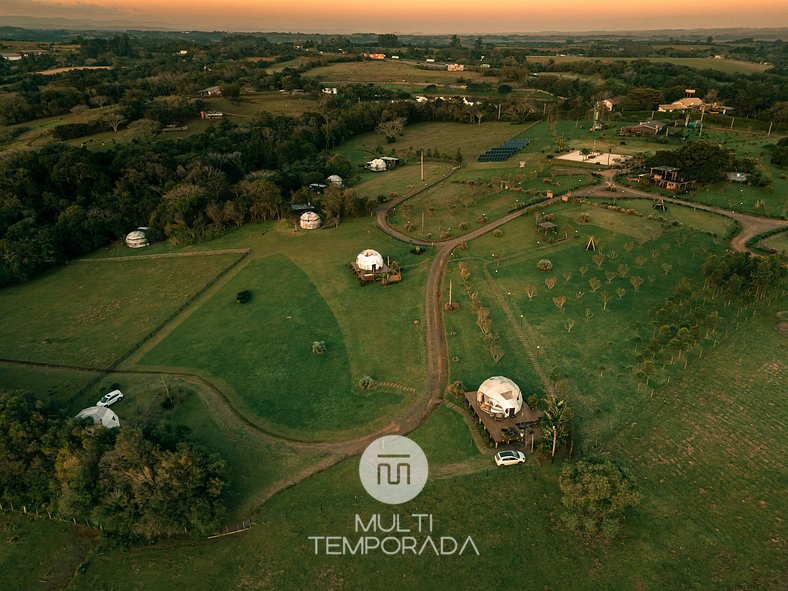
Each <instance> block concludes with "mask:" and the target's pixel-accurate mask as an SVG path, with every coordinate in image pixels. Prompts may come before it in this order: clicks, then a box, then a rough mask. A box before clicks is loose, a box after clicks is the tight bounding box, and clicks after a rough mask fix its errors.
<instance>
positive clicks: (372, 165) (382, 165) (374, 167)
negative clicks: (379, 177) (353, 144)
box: [367, 158, 386, 172]
mask: <svg viewBox="0 0 788 591" xmlns="http://www.w3.org/2000/svg"><path fill="white" fill-rule="evenodd" d="M367 168H369V169H370V170H371V171H373V172H381V171H384V170H386V161H385V160H383V158H375V159H374V160H370V161H369V162H367Z"/></svg>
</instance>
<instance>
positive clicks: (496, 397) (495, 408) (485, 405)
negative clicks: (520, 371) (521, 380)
mask: <svg viewBox="0 0 788 591" xmlns="http://www.w3.org/2000/svg"><path fill="white" fill-rule="evenodd" d="M476 401H477V402H478V403H479V406H480V407H481V408H482V410H484V411H485V412H487V413H489V414H491V415H500V416H504V417H513V416H514V415H516V414H517V413H518V412H520V410H521V409H522V408H523V394H522V392H521V391H520V388H519V386H518V385H517V384H515V383H514V382H513V381H512V380H510V379H509V378H505V377H503V376H493V377H491V378H488V379H486V380H484V382H482V385H481V386H479V390H478V392H477V393H476Z"/></svg>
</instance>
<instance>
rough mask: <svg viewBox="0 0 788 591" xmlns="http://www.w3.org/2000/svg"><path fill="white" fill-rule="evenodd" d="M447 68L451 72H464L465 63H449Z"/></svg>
mask: <svg viewBox="0 0 788 591" xmlns="http://www.w3.org/2000/svg"><path fill="white" fill-rule="evenodd" d="M446 69H447V70H448V71H449V72H464V71H465V64H447V65H446Z"/></svg>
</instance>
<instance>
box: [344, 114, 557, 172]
mask: <svg viewBox="0 0 788 591" xmlns="http://www.w3.org/2000/svg"><path fill="white" fill-rule="evenodd" d="M530 127H531V126H530V125H513V124H511V123H504V122H499V121H491V122H489V123H482V125H481V128H480V127H479V126H476V125H469V124H463V123H416V124H414V125H407V126H406V127H405V130H404V133H403V135H402V136H399V137H397V141H396V142H394V143H393V144H388V143H386V139H385V138H384V137H383V135H381V134H379V133H365V134H362V135H359V136H358V137H355V138H353V139H351V140H350V141H348V142H345V143H344V144H343V145H342V147H341V148H340V149H339V150H337V151H338V152H340V153H341V154H344V155H346V156H348V157H349V158H351V160H354V163H357V162H362V160H361V158H368V156H366V154H370V155H371V154H375V153H384V152H385V153H386V154H387V153H389V152H390V151H391V150H392V149H393V150H394V151H395V152H397V153H405V152H410V153H411V154H412V156H414V158H416V159H417V158H418V153H419V151H420V150H422V149H423V150H430V151H431V152H434V151H436V150H437V151H438V152H440V153H441V157H442V158H445V159H447V160H452V159H454V157H455V155H456V154H457V150H460V152H461V154H462V157H463V166H464V167H470V168H479V167H483V166H485V164H486V163H481V162H476V157H477V156H478V155H479V154H481V153H483V152H485V151H486V150H487V149H489V148H491V147H493V146H496V145H498V144H500V143H501V142H504V141H506V140H508V139H512V138H519V137H530V136H529V133H530ZM541 148H544V146H541ZM518 156H519V154H515V155H514V156H513V157H512V158H511V159H510V161H509V162H508V163H507V164H509V163H510V164H511V165H512V166H513V167H517V166H519V164H518ZM427 157H430V155H429V154H428V155H427ZM500 164H501V163H500V162H496V163H494V165H497V166H494V167H496V168H500ZM490 165H493V163H489V164H487V166H490Z"/></svg>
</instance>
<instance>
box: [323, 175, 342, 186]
mask: <svg viewBox="0 0 788 591" xmlns="http://www.w3.org/2000/svg"><path fill="white" fill-rule="evenodd" d="M326 180H327V181H328V182H329V183H331V184H332V185H334V186H335V187H340V188H341V187H342V177H341V176H339V175H338V174H332V175H331V176H330V177H328V178H327V179H326Z"/></svg>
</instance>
